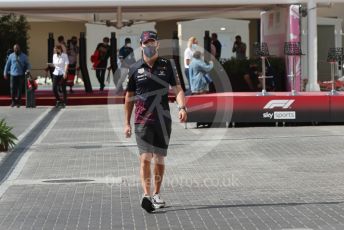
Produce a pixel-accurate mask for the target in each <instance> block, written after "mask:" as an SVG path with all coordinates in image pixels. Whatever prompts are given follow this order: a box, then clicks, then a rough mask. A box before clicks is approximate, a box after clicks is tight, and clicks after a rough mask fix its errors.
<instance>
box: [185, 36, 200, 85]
mask: <svg viewBox="0 0 344 230" xmlns="http://www.w3.org/2000/svg"><path fill="white" fill-rule="evenodd" d="M197 46H198V41H197V39H196V38H195V37H190V38H189V40H188V44H187V48H186V49H185V51H184V68H185V72H184V73H185V76H186V79H187V81H188V84H189V90H188V91H190V85H191V83H190V76H189V65H190V62H191V60H192V55H193V53H194V52H195V51H196V50H197Z"/></svg>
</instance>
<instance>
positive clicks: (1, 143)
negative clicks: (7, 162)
mask: <svg viewBox="0 0 344 230" xmlns="http://www.w3.org/2000/svg"><path fill="white" fill-rule="evenodd" d="M11 131H12V127H9V126H8V125H7V124H6V122H5V119H2V120H1V121H0V152H6V151H8V150H9V149H11V148H13V147H14V146H15V140H17V137H16V136H15V135H14V134H13V133H12V132H11Z"/></svg>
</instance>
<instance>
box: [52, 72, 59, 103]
mask: <svg viewBox="0 0 344 230" xmlns="http://www.w3.org/2000/svg"><path fill="white" fill-rule="evenodd" d="M59 81H60V78H59V76H57V75H53V92H54V96H55V99H56V106H59V103H60V95H59V92H58V90H59V89H58V87H59V85H58V84H59Z"/></svg>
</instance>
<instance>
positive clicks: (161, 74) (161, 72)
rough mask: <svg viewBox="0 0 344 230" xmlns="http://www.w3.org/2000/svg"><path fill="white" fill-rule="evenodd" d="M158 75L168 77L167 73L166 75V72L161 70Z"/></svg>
mask: <svg viewBox="0 0 344 230" xmlns="http://www.w3.org/2000/svg"><path fill="white" fill-rule="evenodd" d="M158 75H159V76H165V75H166V73H165V71H164V70H160V71H159V73H158Z"/></svg>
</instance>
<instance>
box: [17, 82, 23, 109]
mask: <svg viewBox="0 0 344 230" xmlns="http://www.w3.org/2000/svg"><path fill="white" fill-rule="evenodd" d="M17 78H18V87H17V106H18V107H19V106H21V104H22V101H21V98H22V91H23V87H24V83H25V76H18V77H17Z"/></svg>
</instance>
